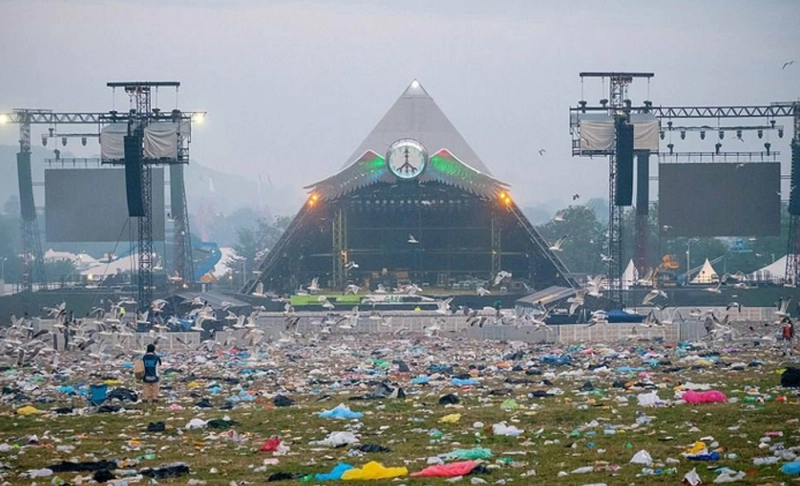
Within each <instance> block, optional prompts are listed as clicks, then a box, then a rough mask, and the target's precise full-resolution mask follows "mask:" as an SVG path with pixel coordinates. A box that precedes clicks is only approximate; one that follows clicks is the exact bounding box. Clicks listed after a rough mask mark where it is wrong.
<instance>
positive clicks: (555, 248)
mask: <svg viewBox="0 0 800 486" xmlns="http://www.w3.org/2000/svg"><path fill="white" fill-rule="evenodd" d="M565 241H567V235H564V236H562V237H561V238H559V239H558V240H556V242H555V243H553V244H552V246H550V251H561V245H563V244H564V242H565Z"/></svg>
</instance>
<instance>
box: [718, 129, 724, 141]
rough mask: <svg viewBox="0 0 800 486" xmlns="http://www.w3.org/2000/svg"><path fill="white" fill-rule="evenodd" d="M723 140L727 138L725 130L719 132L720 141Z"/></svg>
mask: <svg viewBox="0 0 800 486" xmlns="http://www.w3.org/2000/svg"><path fill="white" fill-rule="evenodd" d="M723 138H725V131H724V130H720V131H719V139H720V140H722V139H723Z"/></svg>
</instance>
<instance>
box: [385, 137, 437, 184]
mask: <svg viewBox="0 0 800 486" xmlns="http://www.w3.org/2000/svg"><path fill="white" fill-rule="evenodd" d="M386 161H387V163H388V164H389V170H391V171H392V174H394V175H396V176H397V177H399V178H400V179H405V180H411V179H414V178H415V177H417V176H418V175H420V174H421V173H422V171H423V170H424V169H425V164H426V163H428V152H427V151H426V150H425V147H423V146H422V144H421V143H419V142H417V141H416V140H410V139H407V140H398V141H397V142H395V143H393V144H392V145H391V147H389V151H388V152H387V153H386Z"/></svg>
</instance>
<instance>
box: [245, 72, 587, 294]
mask: <svg viewBox="0 0 800 486" xmlns="http://www.w3.org/2000/svg"><path fill="white" fill-rule="evenodd" d="M306 189H307V190H308V199H307V201H306V203H305V204H304V205H303V207H302V208H300V210H299V211H298V213H297V215H296V216H295V218H294V220H293V221H292V223H291V224H290V225H289V227H288V228H287V229H286V231H285V232H284V234H283V236H282V237H281V239H280V240H279V242H278V243H277V244H276V245H275V247H274V248H272V249H271V251H270V252H269V253H268V254H267V255H266V256H265V258H264V259H263V260H262V261H261V262H259V265H258V271H257V276H256V277H255V278H254V279H253V280H251V281H250V282H248V283H247V284H246V285H245V287H244V288H243V289H242V292H243V293H248V294H250V293H253V292H254V291H255V290H256V289H263V291H265V292H266V291H268V292H275V293H280V294H296V293H297V292H298V289H308V287H311V289H310V290H311V292H310V293H312V294H313V293H316V292H318V291H319V292H322V293H340V294H344V293H345V290H346V289H348V288H350V291H351V292H352V291H353V289H354V287H350V286H355V287H359V292H360V293H361V294H362V295H363V294H365V293H370V294H372V293H376V291H380V292H386V293H388V294H392V293H393V291H392V289H396V288H409V286H416V287H419V288H420V289H425V293H433V294H436V295H452V294H472V295H475V294H476V293H477V292H479V291H480V290H479V289H484V290H488V291H489V292H491V293H492V294H506V293H517V292H518V293H525V292H529V291H533V290H535V289H541V288H545V287H548V286H550V285H563V286H574V285H575V283H574V280H573V279H572V277H571V276H570V273H569V271H568V270H567V268H566V267H565V266H564V264H563V263H562V262H561V261H560V259H559V258H558V256H557V254H555V253H553V252H552V251H550V250H549V247H550V245H549V244H548V243H547V242H545V241H544V240H543V238H542V237H541V235H539V233H538V232H537V231H536V229H535V228H534V227H533V226H532V225H531V224H530V222H529V221H528V220H527V219H526V218H525V216H524V215H523V214H522V212H521V211H520V210H519V208H518V207H517V205H516V203H515V202H514V201H513V199H512V196H511V188H510V186H509V185H508V184H506V183H504V182H502V181H500V180H499V179H498V178H496V177H495V176H494V175H493V174H492V172H491V171H490V170H489V168H488V167H487V166H486V164H484V162H483V161H482V160H481V159H480V158H479V157H478V155H477V154H476V153H475V152H474V151H473V150H472V148H470V146H469V145H468V144H467V142H466V141H465V140H464V138H463V137H462V136H461V135H460V134H459V133H458V131H457V130H456V129H455V127H454V126H453V124H452V123H451V122H450V120H448V119H447V117H446V116H445V115H444V113H443V112H442V110H441V109H440V108H439V106H438V105H437V104H436V103H435V102H434V100H433V98H431V96H430V95H429V94H428V93H427V92H426V91H425V90H424V89H423V87H422V86H421V85H420V83H419V82H417V81H416V80H415V81H413V82H412V83H411V85H409V87H408V88H407V89H406V90H405V92H404V93H403V94H402V95H401V96H400V98H399V99H398V100H397V101H396V102H395V103H394V105H393V106H392V107H391V108H390V109H389V111H388V112H387V113H386V115H385V116H384V117H383V118H382V119H381V120H380V122H379V123H378V124H377V126H376V127H375V128H374V129H373V130H372V132H371V133H370V134H369V135H368V136H367V138H366V139H365V140H364V142H363V143H362V144H361V145H360V146H359V147H358V148H357V149H356V150H355V151H354V152H353V154H352V155H351V156H350V157H349V158H348V159H347V160H346V162H345V163H344V165H343V166H342V167H341V169H340V170H339V171H338V172H335V173H333V175H331V176H329V177H327V178H325V179H323V180H320V181H318V182H316V183H313V184H311V185H309V186H307V187H306ZM312 282H313V283H312ZM412 291H413V290H412ZM417 293H420V294H421V293H423V292H422V291H420V292H417ZM488 296H489V294H487V297H488Z"/></svg>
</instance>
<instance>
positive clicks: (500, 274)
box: [494, 270, 512, 287]
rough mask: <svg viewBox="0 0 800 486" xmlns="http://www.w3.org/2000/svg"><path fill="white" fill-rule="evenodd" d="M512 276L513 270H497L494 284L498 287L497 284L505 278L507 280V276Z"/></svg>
mask: <svg viewBox="0 0 800 486" xmlns="http://www.w3.org/2000/svg"><path fill="white" fill-rule="evenodd" d="M511 276H512V273H511V272H506V271H505V270H500V271H499V272H497V275H495V276H494V286H495V287H496V286H498V285H500V282H502V281H503V280H505V279H507V278H511Z"/></svg>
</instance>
